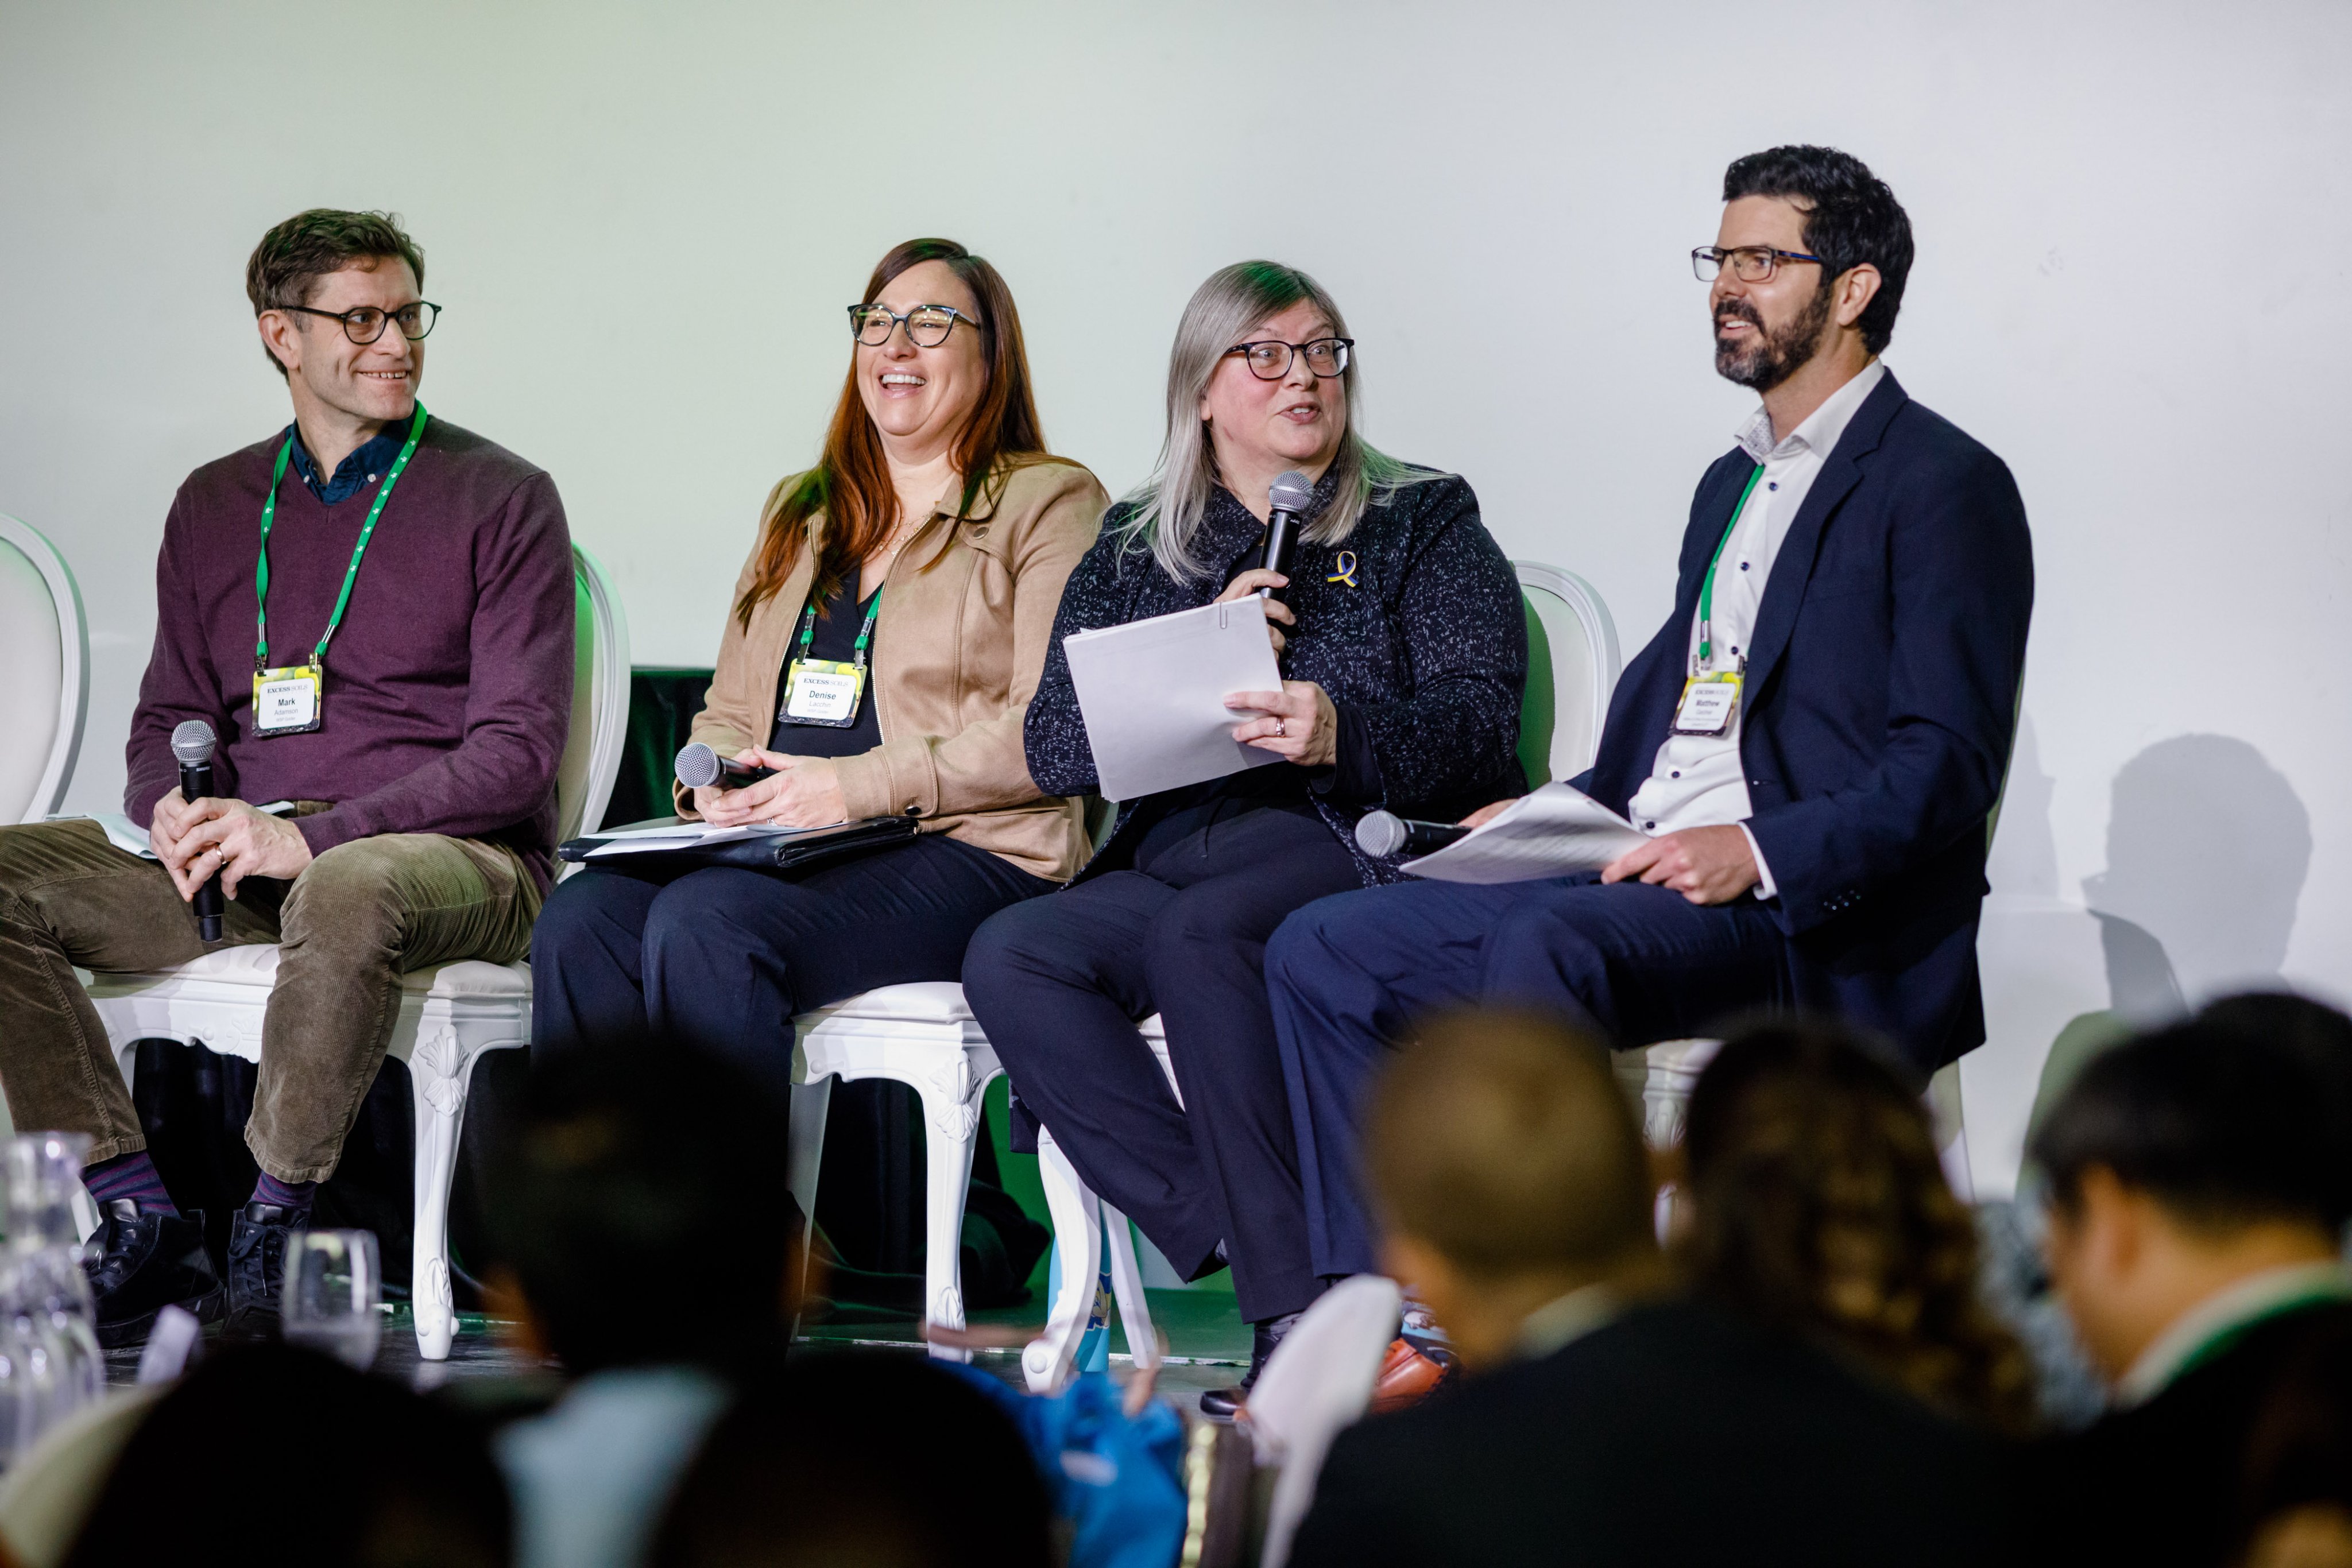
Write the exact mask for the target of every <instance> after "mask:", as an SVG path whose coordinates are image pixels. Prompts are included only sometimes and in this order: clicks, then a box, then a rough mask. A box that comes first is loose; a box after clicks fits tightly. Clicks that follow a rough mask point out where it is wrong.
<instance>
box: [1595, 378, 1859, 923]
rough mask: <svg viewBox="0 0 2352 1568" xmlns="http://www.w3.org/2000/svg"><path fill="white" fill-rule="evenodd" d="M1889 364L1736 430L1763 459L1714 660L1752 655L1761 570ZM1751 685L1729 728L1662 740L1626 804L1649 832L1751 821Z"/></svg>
mask: <svg viewBox="0 0 2352 1568" xmlns="http://www.w3.org/2000/svg"><path fill="white" fill-rule="evenodd" d="M1885 374H1886V366H1885V364H1884V363H1882V362H1881V361H1877V360H1875V359H1874V360H1872V361H1870V363H1869V364H1867V365H1865V366H1864V367H1863V370H1862V372H1861V374H1859V375H1857V376H1855V377H1854V378H1853V380H1852V381H1850V382H1846V383H1845V385H1843V386H1842V387H1840V388H1838V390H1837V391H1835V392H1832V393H1830V395H1829V398H1828V401H1826V402H1823V403H1822V406H1821V407H1819V408H1817V409H1815V410H1813V412H1812V414H1811V417H1810V418H1808V419H1807V420H1806V421H1805V422H1804V423H1802V424H1800V425H1799V426H1797V428H1796V429H1794V430H1792V431H1790V433H1789V434H1787V435H1785V436H1782V437H1780V439H1779V440H1778V441H1777V442H1776V441H1775V440H1774V439H1773V435H1772V416H1771V415H1770V414H1769V413H1766V412H1765V411H1764V410H1763V409H1761V408H1759V409H1758V410H1757V411H1756V413H1754V415H1753V416H1751V417H1750V418H1749V419H1748V423H1746V424H1744V425H1742V426H1741V427H1740V429H1739V433H1738V441H1739V445H1740V449H1741V450H1742V451H1744V452H1746V453H1747V454H1748V456H1749V457H1750V458H1752V459H1754V460H1755V461H1756V462H1758V463H1760V464H1762V465H1763V466H1764V472H1763V474H1762V476H1760V477H1759V478H1758V480H1757V482H1756V487H1755V488H1754V489H1753V490H1751V491H1749V492H1748V505H1747V506H1746V507H1744V508H1742V510H1741V511H1740V514H1739V520H1738V522H1737V523H1736V524H1735V525H1733V528H1732V530H1731V538H1730V540H1729V542H1728V543H1727V544H1726V545H1725V546H1724V547H1723V555H1722V558H1721V559H1720V560H1719V561H1718V562H1717V565H1716V569H1715V598H1714V603H1713V627H1712V633H1713V634H1712V638H1711V642H1712V647H1711V650H1710V652H1711V653H1712V654H1713V666H1714V668H1716V669H1717V670H1726V669H1738V668H1740V667H1741V665H1742V664H1744V663H1745V662H1746V659H1747V656H1748V640H1749V639H1750V638H1751V637H1753V636H1754V635H1755V632H1756V621H1757V613H1758V612H1759V610H1760V609H1761V608H1762V607H1763V603H1764V584H1765V580H1767V579H1768V578H1769V577H1770V576H1771V574H1772V562H1773V559H1774V558H1776V557H1777V556H1779V554H1780V541H1781V540H1782V539H1784V538H1788V535H1789V525H1790V523H1792V522H1794V521H1795V520H1796V517H1797V512H1798V509H1799V508H1800V507H1803V506H1804V504H1805V495H1806V492H1808V491H1810V490H1811V488H1812V487H1813V481H1814V479H1815V478H1817V477H1819V476H1820V474H1821V471H1822V465H1823V464H1824V463H1825V462H1827V461H1828V460H1829V455H1830V451H1831V449H1832V448H1833V447H1834V446H1836V445H1837V442H1838V437H1839V436H1841V435H1843V434H1845V427H1846V423H1847V422H1848V421H1849V420H1851V419H1853V412H1854V410H1856V409H1858V408H1860V407H1861V406H1862V403H1863V400H1864V398H1866V397H1868V396H1869V395H1870V393H1871V389H1872V388H1874V387H1875V386H1877V385H1878V383H1879V382H1880V381H1881V380H1882V379H1883V378H1884V377H1885ZM1698 642H1699V629H1698V616H1697V614H1696V612H1693V614H1692V616H1691V633H1690V652H1689V654H1688V658H1687V662H1686V668H1688V669H1696V668H1697V667H1698ZM1748 695H1749V694H1748V689H1747V685H1746V683H1745V682H1743V683H1742V684H1741V686H1740V693H1739V709H1738V713H1736V714H1735V715H1734V716H1733V717H1732V721H1731V728H1730V730H1729V731H1728V732H1727V733H1726V734H1723V735H1669V736H1667V737H1666V741H1665V744H1664V746H1661V747H1658V759H1657V761H1656V763H1655V764H1654V766H1653V767H1652V768H1651V770H1650V777H1649V779H1647V780H1646V781H1644V782H1643V785H1642V787H1641V788H1640V789H1636V790H1635V791H1633V800H1631V801H1629V802H1628V803H1627V805H1626V808H1625V814H1626V815H1627V816H1628V817H1630V818H1632V819H1633V825H1634V826H1635V827H1637V828H1639V829H1641V830H1642V831H1643V832H1645V833H1650V834H1659V833H1673V832H1679V831H1682V830H1683V829H1685V828H1706V827H1717V826H1723V825H1727V824H1729V823H1734V822H1737V823H1740V824H1742V827H1741V829H1740V831H1742V832H1747V828H1746V826H1745V823H1746V822H1747V821H1748V817H1749V816H1751V815H1752V814H1753V809H1752V808H1751V807H1750V806H1749V804H1748V776H1747V769H1746V768H1745V767H1744V766H1743V765H1742V764H1741V762H1740V760H1739V732H1740V730H1741V728H1742V727H1744V726H1745V725H1746V724H1747V722H1748ZM1748 852H1749V853H1750V854H1752V855H1754V856H1755V857H1756V873H1757V876H1758V879H1759V880H1758V883H1757V885H1756V896H1757V897H1759V898H1771V897H1774V896H1776V895H1777V894H1779V892H1780V889H1779V888H1778V886H1776V885H1775V884H1774V883H1773V881H1772V868H1771V867H1769V866H1768V865H1766V864H1765V863H1764V852H1763V851H1762V850H1761V849H1760V848H1759V847H1758V846H1757V843H1756V835H1755V834H1754V833H1748Z"/></svg>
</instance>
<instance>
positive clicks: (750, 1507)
mask: <svg viewBox="0 0 2352 1568" xmlns="http://www.w3.org/2000/svg"><path fill="white" fill-rule="evenodd" d="M958 1370H959V1371H961V1369H958ZM910 1444H911V1445H919V1448H910ZM915 1452H919V1453H920V1454H922V1455H924V1456H928V1462H919V1461H916V1460H915V1459H914V1458H913V1454H914V1453H915ZM1061 1560H1062V1559H1061V1558H1060V1557H1059V1556H1058V1555H1057V1554H1056V1552H1055V1548H1054V1544H1053V1531H1052V1522H1051V1519H1050V1517H1049V1504H1048V1500H1047V1495H1046V1489H1045V1480H1044V1479H1043V1478H1042V1477H1041V1476H1040V1475H1039V1474H1038V1472H1037V1468H1036V1466H1035V1464H1034V1463H1033V1462H1032V1460H1031V1457H1030V1449H1029V1447H1028V1445H1027V1444H1026V1443H1024V1441H1023V1438H1022V1435H1021V1432H1020V1430H1019V1429H1018V1428H1017V1427H1015V1426H1014V1424H1013V1422H1012V1421H1011V1420H1010V1419H1008V1418H1007V1416H1006V1415H1005V1414H1004V1412H1003V1409H1001V1408H1000V1407H999V1406H998V1405H997V1404H996V1403H995V1402H994V1401H992V1399H991V1398H990V1397H989V1396H988V1395H987V1394H986V1393H985V1392H983V1391H982V1389H980V1388H978V1387H975V1386H973V1385H971V1384H970V1383H967V1382H966V1381H965V1380H964V1379H963V1378H961V1377H960V1376H957V1375H954V1374H951V1373H950V1372H949V1371H948V1370H946V1369H944V1368H942V1367H940V1366H937V1365H934V1364H931V1363H930V1361H929V1358H928V1357H921V1356H913V1355H908V1354H905V1353H904V1352H896V1351H882V1352H873V1351H865V1352H859V1351H850V1352H839V1353H835V1354H825V1355H818V1356H812V1357H810V1358H809V1359H808V1360H806V1361H804V1362H800V1363H796V1364H794V1366H793V1370H792V1371H791V1372H790V1373H789V1374H787V1375H785V1376H784V1377H782V1379H780V1380H775V1381H771V1382H769V1383H765V1384H763V1385H761V1386H760V1387H758V1388H755V1389H753V1390H752V1391H751V1392H750V1393H748V1394H747V1395H746V1396H744V1397H743V1399H742V1400H741V1402H740V1403H739V1404H738V1405H736V1406H735V1407H734V1408H733V1409H731V1410H730V1411H729V1412H728V1413H727V1415H726V1416H724V1417H723V1418H722V1419H721V1420H720V1421H719V1423H718V1425H717V1426H715V1427H712V1428H711V1429H710V1435H709V1440H708V1441H707V1442H705V1443H704V1444H703V1446H702V1451H701V1453H700V1454H699V1455H698V1456H697V1458H695V1460H694V1463H693V1464H692V1466H691V1467H689V1468H688V1469H687V1471H686V1473H685V1474H684V1475H683V1476H682V1477H681V1478H680V1479H679V1480H678V1483H677V1490H675V1492H673V1493H672V1494H671V1496H670V1499H669V1506H668V1508H667V1511H666V1512H665V1514H664V1516H663V1519H662V1521H661V1527H660V1530H659V1531H658V1533H657V1534H656V1537H655V1540H654V1544H653V1548H652V1551H651V1552H650V1553H649V1555H648V1557H647V1558H646V1561H647V1562H648V1563H651V1564H652V1568H835V1565H836V1564H848V1563H856V1564H857V1565H858V1568H1047V1565H1048V1564H1049V1563H1057V1562H1060V1561H1061Z"/></svg>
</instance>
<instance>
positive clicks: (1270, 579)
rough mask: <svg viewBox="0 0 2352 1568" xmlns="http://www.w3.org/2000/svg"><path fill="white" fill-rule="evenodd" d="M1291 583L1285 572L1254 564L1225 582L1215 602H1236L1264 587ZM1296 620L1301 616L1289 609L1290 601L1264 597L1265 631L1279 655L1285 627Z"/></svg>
mask: <svg viewBox="0 0 2352 1568" xmlns="http://www.w3.org/2000/svg"><path fill="white" fill-rule="evenodd" d="M1289 586H1290V579H1288V578H1286V577H1285V576H1283V575H1282V573H1280V572H1278V571H1268V570H1265V568H1264V567H1262V566H1254V567H1252V568H1250V569H1249V570H1247V571H1245V572H1244V573H1242V574H1241V575H1240V576H1239V577H1237V578H1235V579H1234V580H1233V581H1231V582H1229V583H1227V584H1225V591H1223V593H1220V594H1219V595H1217V598H1216V602H1217V603H1219V604H1237V603H1239V602H1240V601H1243V600H1244V599H1247V598H1249V597H1250V596H1251V595H1252V594H1254V593H1255V592H1256V591H1258V590H1259V589H1261V588H1288V587H1289ZM1277 622H1278V624H1277ZM1297 624H1298V617H1297V616H1296V615H1293V614H1292V613H1291V612H1290V606H1289V605H1287V604H1285V603H1284V602H1283V601H1281V600H1279V599H1269V600H1267V601H1265V634H1266V636H1267V637H1269V638H1271V639H1272V640H1273V642H1274V652H1275V655H1276V657H1277V658H1279V657H1280V656H1281V654H1282V649H1283V636H1282V628H1283V627H1285V626H1296V625H1297Z"/></svg>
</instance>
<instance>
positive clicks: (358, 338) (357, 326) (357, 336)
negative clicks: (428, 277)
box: [278, 299, 441, 345]
mask: <svg viewBox="0 0 2352 1568" xmlns="http://www.w3.org/2000/svg"><path fill="white" fill-rule="evenodd" d="M278 309H280V310H294V311H299V312H300V313H301V314H302V315H305V316H324V317H325V318H326V319H328V320H330V321H341V323H342V324H343V336H344V337H346V338H349V339H350V340H352V342H354V343H359V344H362V345H365V344H368V343H373V342H374V341H375V340H377V339H378V338H381V337H383V324H384V323H385V322H386V321H389V322H391V323H392V324H393V325H394V326H395V327H398V328H399V329H400V335H401V336H402V337H404V338H405V339H407V340H409V341H410V342H412V343H418V342H422V341H424V340H425V333H427V332H430V331H431V330H433V323H434V321H435V320H436V319H437V318H438V317H439V316H440V314H441V307H439V306H438V305H436V304H434V303H433V302H432V301H431V300H430V299H420V300H418V301H417V302H416V303H415V304H414V305H404V306H402V307H401V308H399V309H397V310H392V311H384V310H379V309H377V308H375V307H374V306H373V305H362V306H361V307H360V308H358V309H356V310H314V309H312V308H310V306H308V305H280V306H278Z"/></svg>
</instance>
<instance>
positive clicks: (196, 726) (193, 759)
mask: <svg viewBox="0 0 2352 1568" xmlns="http://www.w3.org/2000/svg"><path fill="white" fill-rule="evenodd" d="M217 744H219V737H216V736H215V735H214V734H213V727H212V726H211V725H208V724H206V723H205V721H204V720H203V719H200V718H191V719H184V720H182V721H181V722H180V724H179V725H178V726H176V727H174V728H173V731H172V755H173V757H176V758H179V759H180V766H182V767H183V768H201V767H203V766H204V765H205V763H207V762H210V761H211V760H212V759H213V747H215V745H217Z"/></svg>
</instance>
